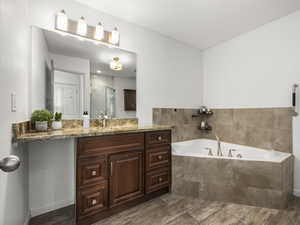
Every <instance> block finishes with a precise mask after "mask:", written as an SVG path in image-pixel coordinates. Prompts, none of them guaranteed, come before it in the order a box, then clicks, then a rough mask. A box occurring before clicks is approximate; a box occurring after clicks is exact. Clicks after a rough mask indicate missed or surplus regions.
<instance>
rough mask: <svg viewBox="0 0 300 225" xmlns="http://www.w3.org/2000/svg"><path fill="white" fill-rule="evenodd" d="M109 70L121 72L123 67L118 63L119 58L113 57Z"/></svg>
mask: <svg viewBox="0 0 300 225" xmlns="http://www.w3.org/2000/svg"><path fill="white" fill-rule="evenodd" d="M110 68H111V69H112V70H122V69H123V65H122V63H121V62H120V58H119V57H114V58H113V60H112V61H111V62H110Z"/></svg>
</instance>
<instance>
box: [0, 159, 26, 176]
mask: <svg viewBox="0 0 300 225" xmlns="http://www.w3.org/2000/svg"><path fill="white" fill-rule="evenodd" d="M20 164H21V162H20V159H19V157H18V156H15V155H10V156H8V157H6V158H3V159H1V160H0V169H1V170H3V171H4V172H7V173H9V172H13V171H15V170H17V169H18V168H19V166H20Z"/></svg>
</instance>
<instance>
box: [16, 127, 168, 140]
mask: <svg viewBox="0 0 300 225" xmlns="http://www.w3.org/2000/svg"><path fill="white" fill-rule="evenodd" d="M171 129H172V127H171V126H161V125H150V126H143V125H132V126H119V127H109V128H100V127H92V128H88V129H83V128H67V129H62V130H56V131H54V130H53V131H48V132H29V133H25V134H22V135H19V136H16V137H15V138H14V142H33V141H47V140H57V139H67V138H80V137H93V136H101V135H107V134H122V133H136V132H145V131H158V130H171Z"/></svg>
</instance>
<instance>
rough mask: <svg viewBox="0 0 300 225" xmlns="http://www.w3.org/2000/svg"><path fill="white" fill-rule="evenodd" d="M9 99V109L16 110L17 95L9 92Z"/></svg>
mask: <svg viewBox="0 0 300 225" xmlns="http://www.w3.org/2000/svg"><path fill="white" fill-rule="evenodd" d="M10 100H11V111H12V112H17V95H16V93H15V92H13V93H11V95H10Z"/></svg>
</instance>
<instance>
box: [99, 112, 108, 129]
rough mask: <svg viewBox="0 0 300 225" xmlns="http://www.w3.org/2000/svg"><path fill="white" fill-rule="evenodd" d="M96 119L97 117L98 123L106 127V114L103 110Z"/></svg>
mask: <svg viewBox="0 0 300 225" xmlns="http://www.w3.org/2000/svg"><path fill="white" fill-rule="evenodd" d="M98 119H99V124H102V127H103V128H106V126H107V119H108V115H105V114H104V113H103V112H101V113H100V114H99V116H98Z"/></svg>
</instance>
